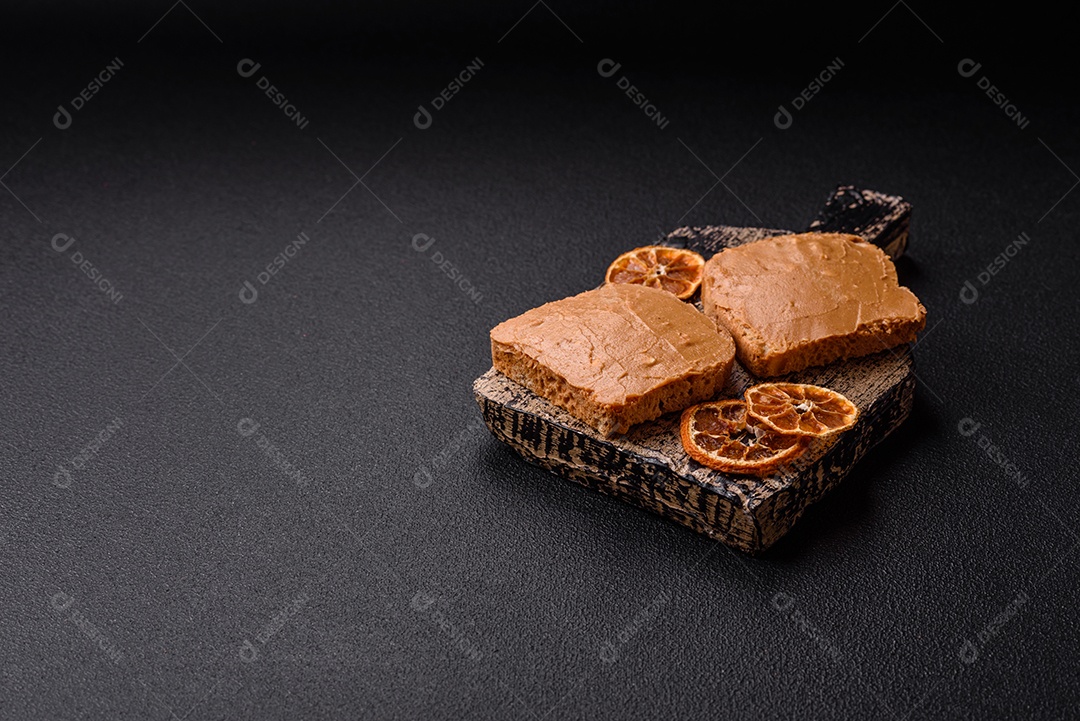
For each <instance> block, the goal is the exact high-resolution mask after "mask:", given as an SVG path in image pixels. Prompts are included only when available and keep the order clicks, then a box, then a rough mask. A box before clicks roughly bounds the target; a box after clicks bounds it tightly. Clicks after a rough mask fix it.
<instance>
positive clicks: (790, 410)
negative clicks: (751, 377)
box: [746, 383, 859, 438]
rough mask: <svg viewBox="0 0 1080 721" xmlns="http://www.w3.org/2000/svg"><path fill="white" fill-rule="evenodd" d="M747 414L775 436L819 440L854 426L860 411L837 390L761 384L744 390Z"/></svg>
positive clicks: (794, 385) (781, 384) (819, 387)
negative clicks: (804, 437) (807, 437)
mask: <svg viewBox="0 0 1080 721" xmlns="http://www.w3.org/2000/svg"><path fill="white" fill-rule="evenodd" d="M746 411H747V413H748V414H749V416H750V417H751V418H752V419H754V420H755V421H757V422H758V423H760V424H761V425H763V426H766V427H768V428H771V429H772V430H774V431H776V432H778V433H788V434H791V435H794V436H812V437H817V438H820V437H822V436H831V435H833V434H834V433H839V432H841V431H846V430H847V429H848V428H851V427H852V426H853V425H855V421H856V420H858V418H859V409H858V408H856V407H855V404H854V403H852V402H851V401H849V400H848V399H847V398H845V397H844V396H842V395H840V394H839V393H837V392H836V391H831V390H829V389H828V388H822V387H821V386H812V385H808V384H806V383H762V384H761V385H756V386H754V387H752V388H749V389H747V391H746Z"/></svg>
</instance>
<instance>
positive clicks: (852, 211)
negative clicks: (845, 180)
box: [809, 185, 911, 260]
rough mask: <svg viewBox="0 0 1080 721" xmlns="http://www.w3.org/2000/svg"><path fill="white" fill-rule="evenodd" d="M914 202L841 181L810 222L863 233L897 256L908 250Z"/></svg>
mask: <svg viewBox="0 0 1080 721" xmlns="http://www.w3.org/2000/svg"><path fill="white" fill-rule="evenodd" d="M910 224H911V203H909V202H907V201H906V200H904V199H903V198H901V197H900V196H899V195H886V194H885V193H879V192H877V191H876V190H864V189H862V188H856V187H855V186H854V185H839V186H837V188H836V190H834V191H833V193H832V195H830V196H829V199H828V200H826V201H825V207H824V208H822V209H821V212H820V213H818V216H817V217H816V218H815V219H814V220H813V222H811V223H810V227H809V230H812V231H815V232H819V233H850V234H852V235H859V236H862V237H863V238H865V239H866V240H868V241H869V242H871V243H873V244H874V245H876V246H878V247H879V248H881V249H882V250H884V251H885V252H886V253H887V254H888V255H889V257H890V258H892V259H893V260H896V259H897V258H899V257H900V256H901V255H903V254H904V251H905V250H907V244H908V228H909V226H910Z"/></svg>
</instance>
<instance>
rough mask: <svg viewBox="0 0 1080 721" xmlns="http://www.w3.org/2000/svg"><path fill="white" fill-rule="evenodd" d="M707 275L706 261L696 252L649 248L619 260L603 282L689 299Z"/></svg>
mask: <svg viewBox="0 0 1080 721" xmlns="http://www.w3.org/2000/svg"><path fill="white" fill-rule="evenodd" d="M704 274H705V259H704V258H702V257H701V256H700V255H698V254H697V253H695V252H694V251H692V250H684V249H682V248H668V247H666V246H663V245H646V246H644V247H642V248H634V249H633V250H631V251H630V252H629V253H623V254H622V255H620V256H619V257H618V258H616V259H615V261H614V262H613V263H612V264H611V265H609V266H608V269H607V275H606V276H605V277H604V280H605V281H607V282H608V283H633V284H635V285H647V286H649V287H652V288H660V289H661V290H666V291H667V292H668V293H673V294H674V295H675V297H676V298H678V299H679V300H688V299H689V298H691V297H692V296H693V295H694V293H696V292H697V289H698V288H700V287H701V278H702V276H704Z"/></svg>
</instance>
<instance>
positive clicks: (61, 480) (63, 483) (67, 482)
mask: <svg viewBox="0 0 1080 721" xmlns="http://www.w3.org/2000/svg"><path fill="white" fill-rule="evenodd" d="M52 482H53V485H54V486H56V487H57V488H71V471H69V470H68V469H66V468H64V467H63V466H57V467H56V473H54V474H53V479H52Z"/></svg>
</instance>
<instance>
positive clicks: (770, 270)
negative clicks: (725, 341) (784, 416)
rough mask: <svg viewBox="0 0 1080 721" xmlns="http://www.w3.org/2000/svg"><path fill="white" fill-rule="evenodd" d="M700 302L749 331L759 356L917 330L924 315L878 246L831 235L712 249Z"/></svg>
mask: <svg viewBox="0 0 1080 721" xmlns="http://www.w3.org/2000/svg"><path fill="white" fill-rule="evenodd" d="M702 305H703V307H704V309H705V313H706V314H707V315H709V316H710V317H712V318H713V319H715V320H717V322H719V323H720V324H721V325H725V326H728V327H729V328H730V327H732V325H733V324H734V325H739V326H741V327H742V328H743V329H745V328H746V327H749V328H750V329H752V331H753V332H756V335H758V336H760V340H761V341H762V342H764V344H765V347H764V348H761V349H758V350H759V352H764V353H780V352H783V351H784V350H786V349H790V348H793V347H796V346H799V345H802V344H805V343H807V342H809V341H816V340H822V339H826V338H836V337H839V336H849V335H852V334H856V333H865V332H867V331H868V330H869V331H874V330H877V329H879V328H881V327H887V326H889V325H890V324H894V323H908V324H910V323H913V322H914V323H918V324H920V326H919V327H921V324H923V323H925V317H926V310H925V309H924V308H923V306H922V304H921V303H919V299H918V298H916V297H915V295H914V294H913V293H912V292H911V291H910V290H908V289H907V288H904V287H902V286H901V285H900V284H899V282H898V280H897V277H896V268H895V266H893V263H892V261H891V260H890V259H889V257H888V256H887V255H885V253H884V252H883V251H882V250H881V249H880V248H878V247H877V246H875V245H872V244H870V243H867V242H866V241H864V240H863V239H862V238H859V237H858V236H854V235H842V234H836V233H803V234H800V235H783V236H777V237H773V238H765V239H763V240H758V241H755V242H753V243H747V244H746V245H742V246H739V247H735V248H728V249H726V250H723V251H721V252H720V253H717V254H716V255H715V256H713V257H712V258H711V259H710V260H709V261H708V263H707V264H706V266H705V279H704V281H703V283H702ZM732 332H736V333H737V331H736V330H735V329H734V328H732ZM878 350H881V349H878ZM741 353H742V346H741V345H740V358H741V357H742V355H741Z"/></svg>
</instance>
